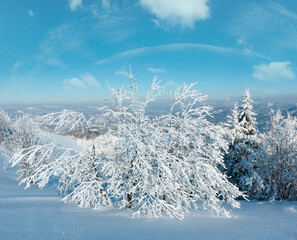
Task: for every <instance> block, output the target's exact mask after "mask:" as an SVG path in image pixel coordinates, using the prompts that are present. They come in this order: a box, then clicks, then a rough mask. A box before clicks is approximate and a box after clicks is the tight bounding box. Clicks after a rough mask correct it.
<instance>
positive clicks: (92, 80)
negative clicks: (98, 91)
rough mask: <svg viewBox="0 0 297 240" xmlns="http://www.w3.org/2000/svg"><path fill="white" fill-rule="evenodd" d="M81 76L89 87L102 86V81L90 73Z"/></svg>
mask: <svg viewBox="0 0 297 240" xmlns="http://www.w3.org/2000/svg"><path fill="white" fill-rule="evenodd" d="M80 77H81V79H82V80H83V81H84V82H85V83H86V84H87V85H88V86H89V87H97V88H99V87H100V83H99V82H98V81H97V80H96V79H95V78H94V77H93V76H92V75H91V74H90V73H84V74H81V75H80Z"/></svg>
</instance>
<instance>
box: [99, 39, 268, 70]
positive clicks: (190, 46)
mask: <svg viewBox="0 0 297 240" xmlns="http://www.w3.org/2000/svg"><path fill="white" fill-rule="evenodd" d="M184 50H193V51H198V52H200V51H209V52H216V53H228V54H237V55H243V56H249V57H258V58H264V59H267V60H270V59H269V58H268V57H266V56H264V55H261V54H259V53H257V52H254V51H252V50H250V51H245V50H241V49H235V48H230V47H220V46H214V45H208V44H201V43H170V44H163V45H157V46H150V47H141V48H135V49H131V50H127V51H124V52H120V53H117V54H114V55H112V56H110V57H107V58H103V59H101V60H99V61H97V62H95V63H94V64H95V65H102V64H105V63H108V62H111V61H116V60H118V59H122V58H127V57H136V56H141V55H145V54H148V53H149V54H152V53H160V52H177V51H184Z"/></svg>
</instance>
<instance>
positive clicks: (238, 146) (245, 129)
mask: <svg viewBox="0 0 297 240" xmlns="http://www.w3.org/2000/svg"><path fill="white" fill-rule="evenodd" d="M252 103H253V100H252V99H251V96H250V93H249V90H246V92H245V95H244V96H243V98H242V105H241V112H240V114H239V118H237V116H238V112H237V108H236V105H235V106H234V108H233V110H232V115H231V117H229V127H230V135H231V141H230V144H229V151H228V153H227V154H226V155H225V163H226V168H227V169H226V173H227V175H228V176H230V177H231V179H230V180H231V182H232V183H234V184H236V185H237V186H238V187H239V189H240V190H241V191H244V192H246V193H247V194H248V196H249V198H252V199H256V198H258V194H259V192H261V191H262V188H263V186H262V180H261V177H260V176H259V174H258V173H257V171H256V169H257V168H258V167H259V166H258V165H259V164H258V161H259V154H260V147H259V144H258V142H257V141H256V133H257V129H256V127H255V126H256V118H255V117H254V116H255V115H256V113H254V112H253V106H252ZM237 119H238V121H237ZM230 121H232V125H231V124H230Z"/></svg>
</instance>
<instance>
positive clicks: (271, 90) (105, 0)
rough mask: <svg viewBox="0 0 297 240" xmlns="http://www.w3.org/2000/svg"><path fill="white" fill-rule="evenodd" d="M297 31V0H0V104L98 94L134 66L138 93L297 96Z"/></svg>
mask: <svg viewBox="0 0 297 240" xmlns="http://www.w3.org/2000/svg"><path fill="white" fill-rule="evenodd" d="M296 39H297V2H296V1H295V0H276V1H271V0H249V1H246V0H226V1H221V0H121V1H120V0H42V1H40V0H26V1H24V0H1V1H0V104H18V103H25V104H31V103H32V104H33V103H34V104H38V103H88V102H97V101H98V102H100V101H102V100H104V99H106V98H109V97H110V88H119V87H121V86H123V85H124V86H128V84H129V83H128V76H129V65H131V68H132V72H133V75H134V76H135V79H136V82H137V85H138V91H139V94H140V95H143V94H144V93H145V91H146V90H147V89H148V88H149V86H150V83H151V81H152V79H153V77H154V76H155V75H157V76H158V78H159V79H160V80H161V83H162V84H163V85H164V86H165V87H166V89H167V90H168V92H169V91H173V90H174V89H175V88H176V87H177V86H178V85H181V84H182V83H183V82H187V83H194V82H198V84H197V85H196V86H197V88H198V90H200V91H201V92H202V93H204V94H207V95H208V96H209V98H210V99H226V98H232V97H238V96H241V95H242V94H243V93H244V91H245V89H246V88H248V89H249V90H250V92H251V95H252V96H254V97H270V98H271V97H272V98H274V97H275V98H276V99H277V98H278V97H279V96H296V98H295V99H296V102H297V79H296V78H297V77H296V74H297V41H296ZM293 99H294V98H293Z"/></svg>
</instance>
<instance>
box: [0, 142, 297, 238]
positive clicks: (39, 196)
mask: <svg viewBox="0 0 297 240" xmlns="http://www.w3.org/2000/svg"><path fill="white" fill-rule="evenodd" d="M64 140H65V139H62V138H61V141H64ZM63 144H65V142H63ZM68 144H69V145H71V144H73V143H72V142H71V141H70V140H69V142H68ZM0 162H1V166H0V167H1V168H0V239H5V240H6V239H129V240H132V239H241V240H242V239H292V240H293V239H297V202H274V203H271V202H245V201H242V202H241V209H236V210H231V209H230V210H231V212H232V217H231V218H226V217H213V216H211V215H209V214H208V213H205V212H202V211H192V212H191V213H189V214H188V215H186V217H185V220H183V221H179V220H175V219H169V218H159V219H146V218H140V219H132V218H131V212H129V211H128V210H124V211H123V210H115V209H105V210H103V211H98V210H91V209H82V208H79V207H77V206H73V205H69V204H63V203H62V202H60V201H59V197H58V192H57V190H56V189H55V186H48V187H47V188H45V189H43V190H40V189H37V188H35V187H32V188H30V189H27V190H24V189H23V188H24V186H19V185H18V182H17V175H16V174H15V169H8V170H7V171H4V170H3V168H2V164H3V161H2V159H0ZM227 208H229V207H228V206H227Z"/></svg>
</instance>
